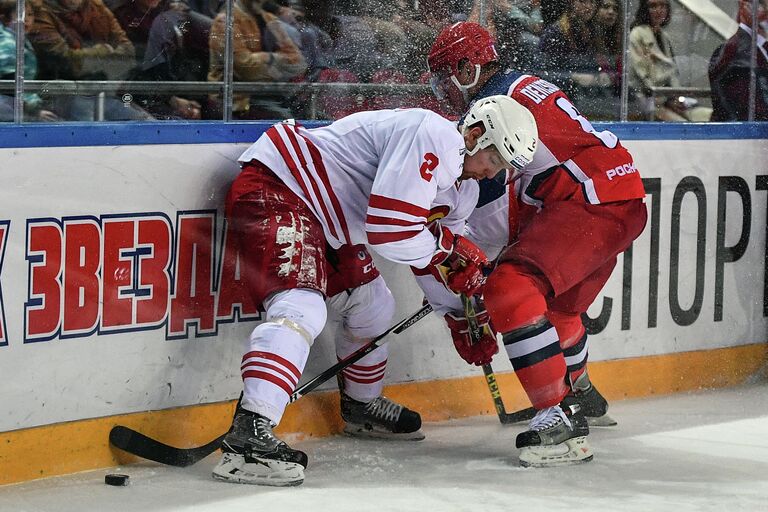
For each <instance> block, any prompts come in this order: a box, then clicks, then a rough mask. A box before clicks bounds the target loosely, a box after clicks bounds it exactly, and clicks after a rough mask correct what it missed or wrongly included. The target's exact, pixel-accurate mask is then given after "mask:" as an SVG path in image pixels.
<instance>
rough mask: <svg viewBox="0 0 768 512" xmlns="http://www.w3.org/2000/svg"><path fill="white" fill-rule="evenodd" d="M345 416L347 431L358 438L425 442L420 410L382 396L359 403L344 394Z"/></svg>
mask: <svg viewBox="0 0 768 512" xmlns="http://www.w3.org/2000/svg"><path fill="white" fill-rule="evenodd" d="M341 417H342V418H343V419H344V421H345V422H347V424H346V426H345V427H344V432H345V433H346V434H349V435H351V436H356V437H376V438H381V439H403V440H409V441H421V440H422V439H424V433H423V432H422V431H421V430H420V429H421V416H420V415H419V413H417V412H416V411H412V410H410V409H408V408H407V407H405V406H403V405H400V404H398V403H395V402H393V401H392V400H390V399H388V398H385V397H383V396H380V397H378V398H374V399H373V400H371V401H370V402H367V403H366V402H358V401H357V400H353V399H352V398H350V397H348V396H347V395H346V394H345V393H341Z"/></svg>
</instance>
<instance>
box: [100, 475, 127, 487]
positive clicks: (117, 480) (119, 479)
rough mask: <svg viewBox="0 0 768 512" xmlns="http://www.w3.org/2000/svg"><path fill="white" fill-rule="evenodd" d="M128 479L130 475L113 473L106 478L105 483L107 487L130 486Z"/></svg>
mask: <svg viewBox="0 0 768 512" xmlns="http://www.w3.org/2000/svg"><path fill="white" fill-rule="evenodd" d="M128 478H129V477H128V475H118V474H116V473H111V474H109V475H106V476H105V477H104V483H105V484H107V485H115V486H121V485H128Z"/></svg>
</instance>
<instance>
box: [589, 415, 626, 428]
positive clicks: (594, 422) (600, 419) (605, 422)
mask: <svg viewBox="0 0 768 512" xmlns="http://www.w3.org/2000/svg"><path fill="white" fill-rule="evenodd" d="M587 423H588V424H589V426H590V427H615V426H616V425H618V424H619V423H618V422H617V421H616V420H615V419H613V418H611V417H610V416H608V415H607V414H603V415H602V416H587Z"/></svg>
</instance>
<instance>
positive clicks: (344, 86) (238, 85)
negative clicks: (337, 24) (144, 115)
mask: <svg viewBox="0 0 768 512" xmlns="http://www.w3.org/2000/svg"><path fill="white" fill-rule="evenodd" d="M232 89H233V92H234V93H235V94H237V93H247V94H255V95H257V94H262V95H281V96H286V97H287V96H292V95H296V94H308V95H309V105H308V108H307V110H308V114H309V116H310V119H316V118H317V114H318V106H317V97H318V93H321V92H331V93H332V92H338V93H341V92H343V93H344V94H358V95H360V96H363V97H365V96H373V95H376V94H383V95H391V96H397V95H405V94H432V92H431V89H430V87H429V85H425V84H387V83H383V84H369V83H335V82H322V83H320V82H234V83H233V84H232ZM223 90H224V82H154V81H112V80H25V81H24V92H25V93H37V94H42V95H65V96H66V95H69V96H92V97H93V98H94V101H95V102H96V111H97V112H99V113H101V114H102V115H101V118H99V119H97V120H98V121H103V120H104V119H103V112H104V100H105V98H106V97H107V96H108V95H109V96H114V95H116V94H118V93H119V94H121V95H123V96H125V95H126V94H159V95H168V96H174V95H180V96H184V95H200V94H222V92H223ZM14 92H15V82H14V81H13V80H0V94H7V93H10V94H13V93H14ZM124 101H125V99H124ZM128 101H130V99H128Z"/></svg>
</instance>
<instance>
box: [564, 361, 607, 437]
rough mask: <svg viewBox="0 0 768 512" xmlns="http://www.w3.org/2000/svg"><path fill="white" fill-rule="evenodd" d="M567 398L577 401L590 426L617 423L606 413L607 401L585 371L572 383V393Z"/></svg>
mask: <svg viewBox="0 0 768 512" xmlns="http://www.w3.org/2000/svg"><path fill="white" fill-rule="evenodd" d="M569 399H575V400H576V401H577V402H578V404H579V405H580V406H581V411H582V412H583V413H584V416H586V417H587V421H588V422H589V425H590V426H591V427H614V426H616V425H617V422H616V420H615V419H613V418H612V417H611V416H609V415H608V401H607V400H606V399H605V398H603V395H601V394H600V392H599V391H598V390H597V388H596V387H595V386H594V385H593V384H592V382H590V380H589V375H587V372H584V373H582V374H581V375H580V376H579V378H578V379H576V382H574V384H573V395H569V396H568V397H566V401H568V400H569ZM569 403H570V402H569Z"/></svg>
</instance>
